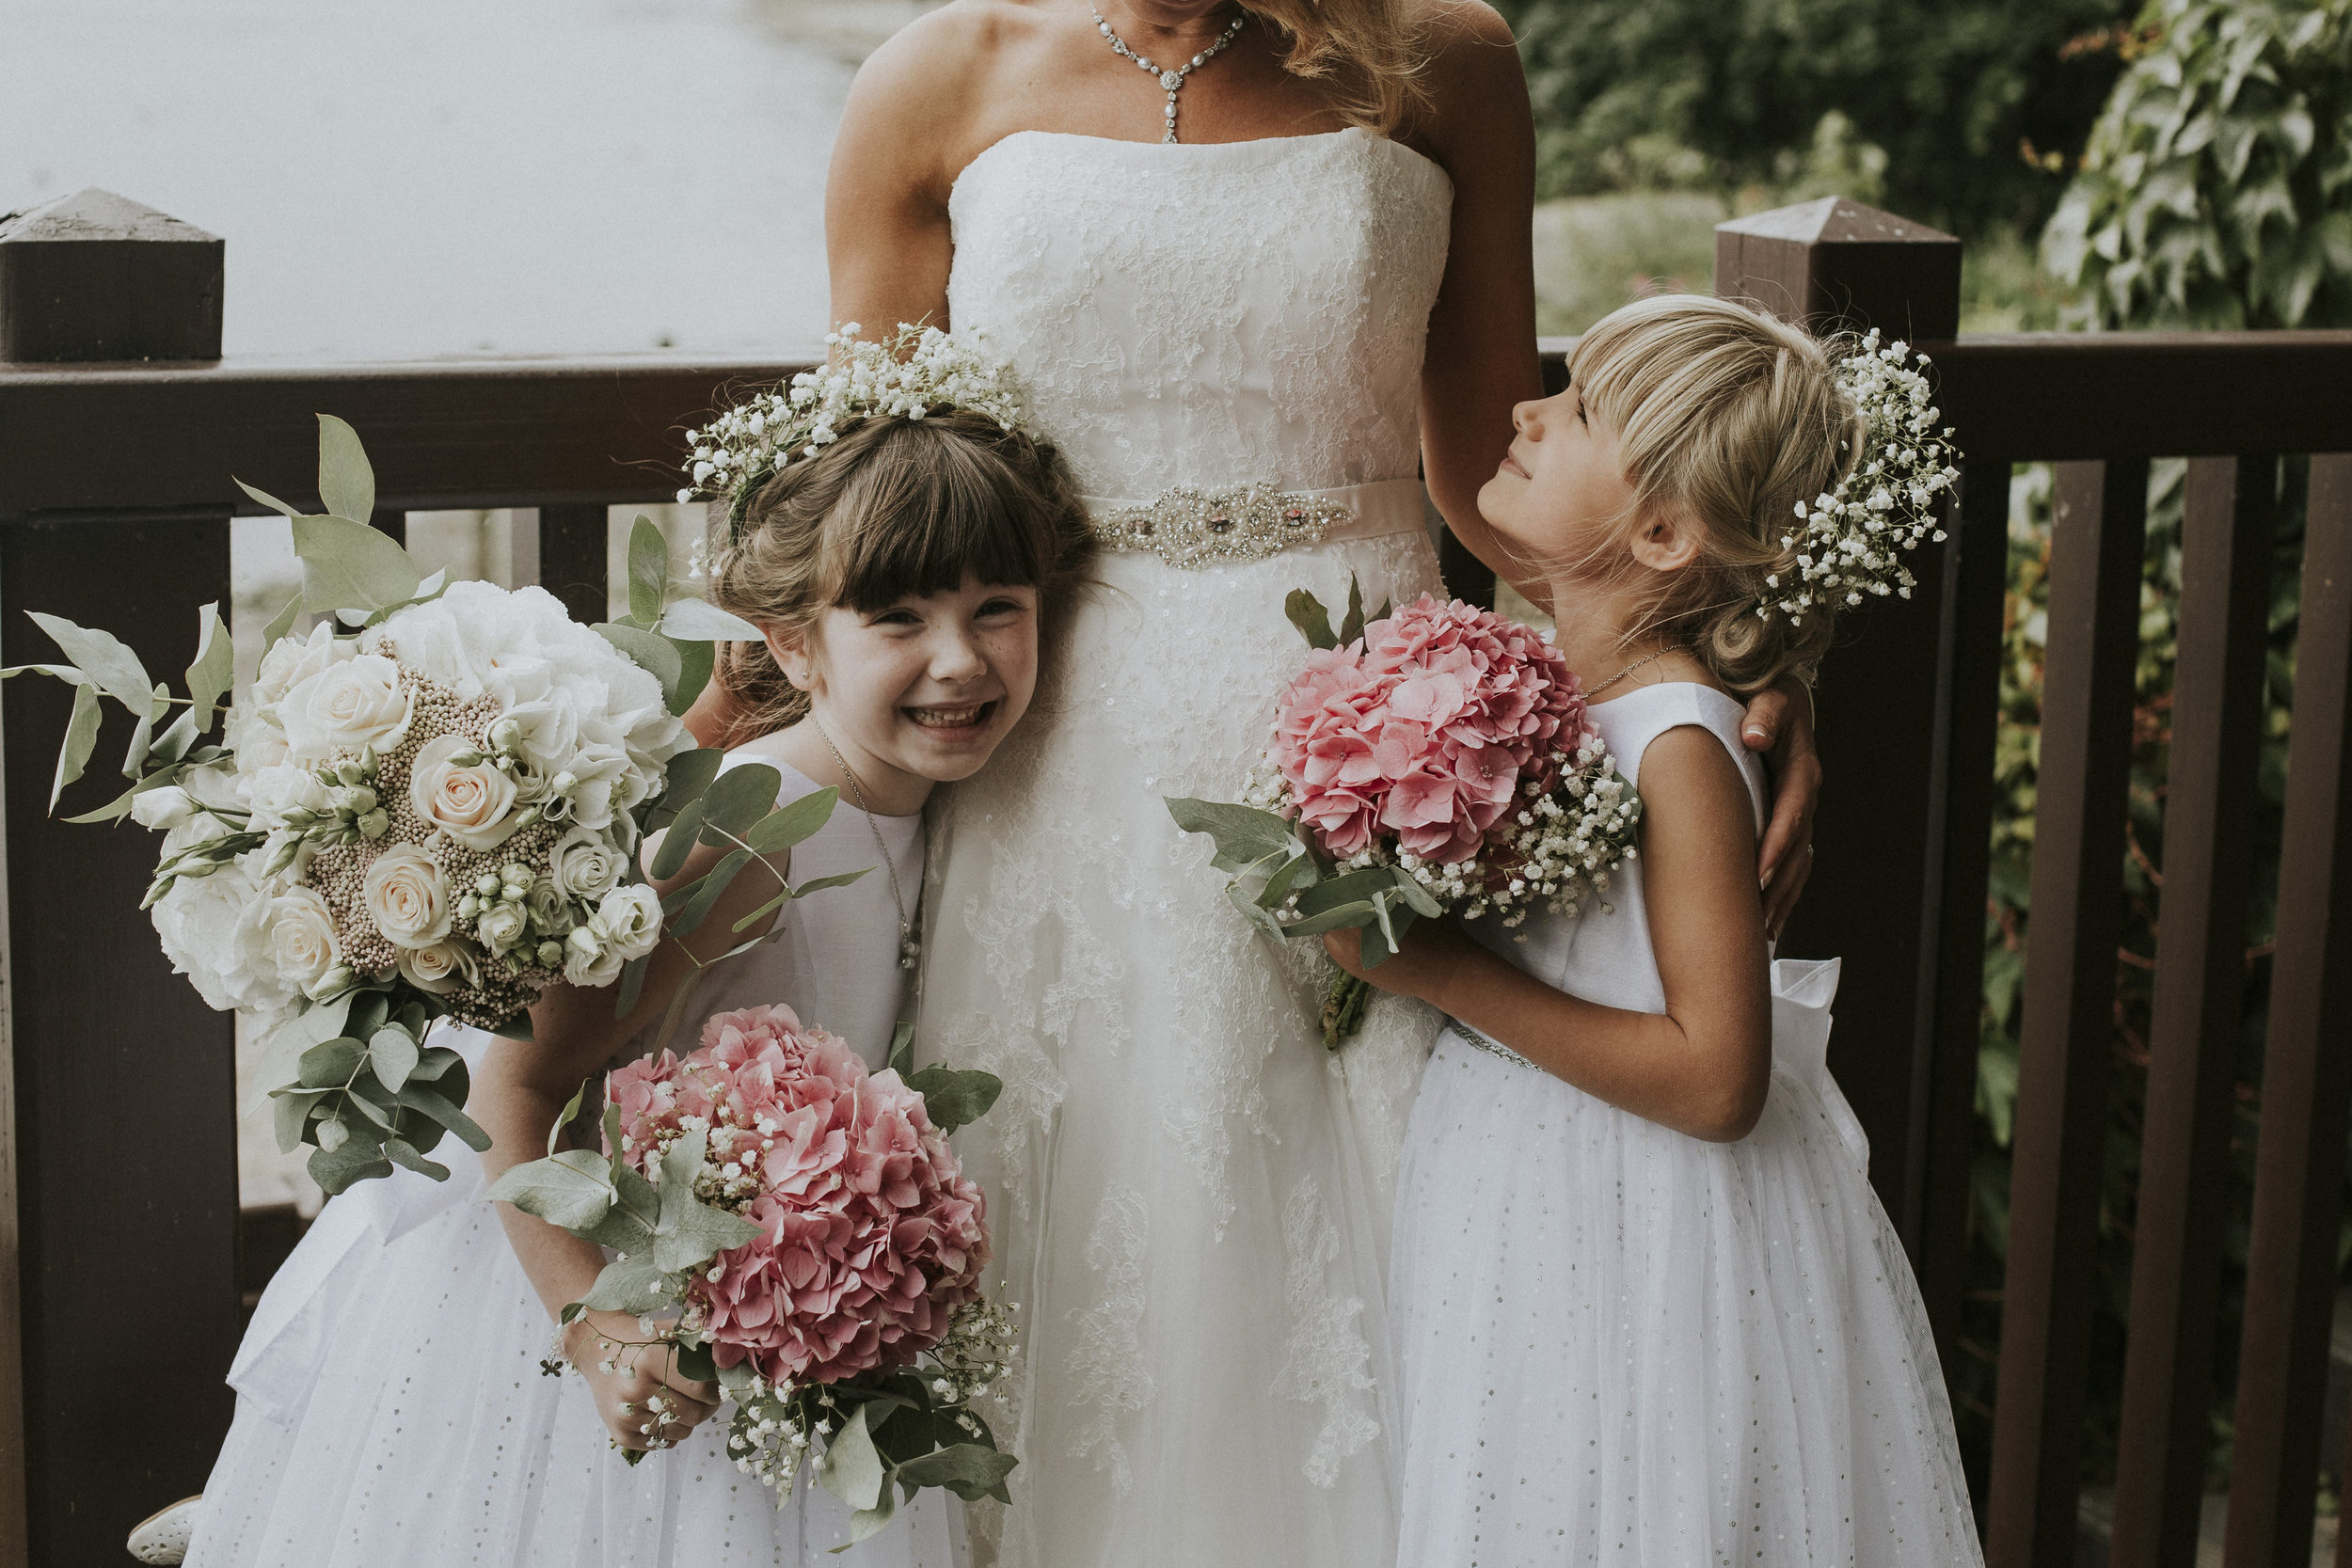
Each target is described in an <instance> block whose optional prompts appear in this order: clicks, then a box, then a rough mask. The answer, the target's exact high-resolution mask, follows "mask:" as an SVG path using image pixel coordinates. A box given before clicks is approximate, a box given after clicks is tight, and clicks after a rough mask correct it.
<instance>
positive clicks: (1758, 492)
mask: <svg viewBox="0 0 2352 1568" xmlns="http://www.w3.org/2000/svg"><path fill="white" fill-rule="evenodd" d="M1569 379H1570V380H1571V381H1572V382H1573V383H1574V384H1575V385H1576V386H1577V387H1578V388H1579V389H1580V392H1581V396H1582V398H1583V401H1584V405H1585V406H1586V407H1587V408H1589V409H1590V410H1591V411H1592V412H1593V413H1594V414H1596V415H1597V416H1599V417H1600V418H1601V419H1603V420H1606V421H1608V423H1609V424H1610V426H1611V427H1612V428H1613V429H1614V430H1615V431H1616V432H1617V435H1618V441H1619V445H1620V450H1621V451H1622V453H1623V457H1624V462H1625V472H1626V477H1627V479H1628V480H1629V482H1630V483H1631V484H1632V487H1633V492H1634V508H1633V517H1632V519H1631V526H1639V525H1640V522H1641V520H1642V519H1645V518H1648V517H1653V516H1657V515H1661V514H1665V515H1675V516H1677V517H1680V518H1685V519H1688V520H1690V521H1692V522H1693V523H1695V524H1697V525H1698V528H1699V531H1700V538H1701V550H1700V558H1699V560H1698V562H1696V563H1694V564H1693V565H1692V566H1691V567H1689V568H1687V569H1685V570H1683V571H1680V572H1675V573H1671V574H1666V575H1665V576H1664V577H1663V578H1661V581H1660V583H1659V584H1658V586H1657V589H1656V596H1655V599H1654V601H1653V602H1652V603H1651V604H1649V605H1648V606H1647V607H1645V614H1644V617H1643V619H1642V621H1641V622H1640V623H1639V625H1638V626H1636V627H1634V628H1631V630H1630V632H1629V635H1643V636H1648V635H1662V636H1663V637H1665V638H1666V639H1667V641H1670V642H1673V643H1675V644H1677V645H1678V646H1681V647H1683V648H1686V649H1688V650H1689V651H1690V652H1691V653H1692V655H1694V656H1695V657H1698V659H1699V660H1700V661H1701V662H1702V663H1704V664H1705V665H1706V666H1707V667H1708V670H1709V671H1710V672H1711V673H1713V674H1714V676H1715V678H1716V679H1717V680H1719V681H1720V682H1722V684H1723V685H1724V687H1725V688H1726V689H1729V690H1732V691H1734V692H1737V693H1739V694H1740V695H1741V696H1747V695H1751V694H1753V693H1755V692H1757V691H1760V690H1762V689H1765V688H1766V687H1769V686H1772V684H1774V683H1775V682H1777V681H1778V680H1780V679H1781V678H1782V677H1783V676H1785V675H1788V674H1791V673H1795V674H1799V675H1801V676H1803V677H1804V678H1807V679H1810V677H1811V673H1812V670H1813V667H1814V666H1815V665H1816V664H1818V663H1819V662H1820V657H1821V656H1822V654H1824V653H1825V652H1827V651H1828V648H1829V644H1830V638H1831V634H1832V632H1833V631H1834V629H1835V617H1834V615H1833V613H1832V610H1831V607H1830V606H1828V605H1827V604H1822V605H1820V607H1819V608H1817V609H1814V610H1807V611H1806V612H1805V614H1804V617H1803V619H1802V620H1798V619H1796V618H1793V617H1789V616H1785V615H1769V616H1768V615H1760V614H1758V613H1757V610H1756V607H1757V605H1758V603H1759V602H1760V601H1761V600H1763V599H1765V598H1766V597H1767V596H1768V595H1769V594H1771V592H1772V587H1773V585H1774V584H1775V582H1778V583H1788V582H1792V581H1794V580H1796V576H1797V573H1798V571H1799V569H1800V568H1799V562H1798V556H1799V554H1800V553H1801V551H1802V548H1803V546H1802V544H1801V543H1798V544H1784V543H1783V542H1782V541H1783V539H1784V538H1787V537H1788V536H1789V534H1790V524H1791V520H1792V519H1793V518H1794V517H1795V516H1796V515H1797V514H1796V508H1797V504H1798V503H1799V502H1801V501H1807V502H1809V501H1811V500H1812V499H1814V498H1816V497H1818V496H1820V495H1821V494H1823V493H1824V492H1827V491H1832V490H1835V489H1836V487H1837V484H1838V483H1839V481H1840V480H1842V479H1843V478H1844V477H1845V475H1846V473H1847V471H1848V470H1849V469H1850V468H1851V467H1852V466H1853V464H1854V462H1855V460H1856V458H1857V457H1858V456H1859V454H1860V452H1861V451H1862V446H1863V441H1864V437H1865V436H1866V434H1867V426H1866V425H1865V423H1864V421H1863V419H1862V417H1861V415H1860V414H1859V413H1858V412H1857V411H1856V409H1855V407H1854V405H1853V403H1852V401H1851V399H1850V398H1849V397H1848V396H1847V394H1846V391H1845V390H1844V388H1842V387H1841V386H1840V385H1839V383H1838V378H1837V373H1836V358H1835V357H1834V350H1833V348H1832V346H1830V345H1824V344H1823V343H1822V342H1820V341H1819V340H1817V339H1815V338H1813V337H1811V336H1810V335H1808V334H1806V333H1805V332H1804V331H1802V330H1800V329H1799V328H1797V327H1794V326H1791V325H1788V324H1787V323H1786V322H1782V321H1777V320H1775V319H1773V318H1772V317H1770V316H1766V315H1763V314H1760V313H1759V312H1757V311H1755V310H1752V309H1748V308H1747V307H1745V306H1742V305H1735V304H1732V303H1731V302H1729V301H1727V300H1721V299H1716V298H1713V297H1711V296H1709V295H1705V294H1661V295H1656V296H1654V297H1652V298H1649V299H1643V300H1637V301H1635V302H1634V303H1633V304H1631V305H1628V306H1626V307H1625V308H1624V309H1620V310H1617V311H1615V312H1613V313H1612V314H1611V315H1609V316H1607V317H1605V318H1603V319H1602V321H1601V322H1600V323H1599V324H1598V325H1596V326H1594V327H1593V329H1592V330H1591V331H1589V332H1587V333H1586V334H1585V335H1584V337H1583V339H1582V340H1581V341H1580V342H1579V343H1578V344H1577V348H1576V355H1575V357H1574V359H1573V360H1572V361H1571V362H1570V366H1569Z"/></svg>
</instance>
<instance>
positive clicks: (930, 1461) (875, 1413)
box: [489, 1005, 1014, 1539]
mask: <svg viewBox="0 0 2352 1568" xmlns="http://www.w3.org/2000/svg"><path fill="white" fill-rule="evenodd" d="M910 1035H911V1032H910V1031H907V1030H903V1029H902V1030H901V1032H900V1036H899V1038H898V1040H897V1041H896V1042H894V1045H893V1049H892V1056H891V1065H890V1066H889V1067H887V1068H885V1069H883V1070H882V1071H881V1072H869V1071H867V1069H866V1063H865V1062H864V1060H863V1059H862V1058H860V1057H859V1055H858V1054H857V1053H856V1052H855V1051H853V1050H852V1049H850V1046H849V1045H848V1044H847V1043H845V1042H844V1041H842V1040H840V1039H838V1038H836V1037H834V1036H832V1035H830V1034H827V1033H826V1032H825V1031H824V1030H822V1029H820V1028H817V1027H815V1026H813V1025H808V1024H803V1022H801V1020H800V1018H799V1017H798V1016H797V1015H796V1014H795V1013H794V1012H793V1011H792V1009H791V1008H790V1007H787V1006H781V1005H779V1006H764V1007H749V1008H744V1009H742V1010H740V1011H737V1012H728V1013H721V1014H719V1015H718V1016H716V1017H714V1018H712V1019H711V1020H710V1021H709V1022H707V1023H706V1024H705V1025H704V1026H703V1032H702V1039H701V1042H700V1043H699V1044H698V1045H697V1047H696V1048H695V1049H694V1050H693V1051H692V1052H691V1053H688V1054H687V1055H686V1056H685V1057H683V1058H680V1057H678V1056H675V1055H673V1054H672V1053H669V1052H668V1051H664V1052H662V1053H660V1056H658V1057H654V1058H649V1059H641V1060H639V1061H636V1062H632V1063H630V1064H629V1065H628V1066H626V1067H623V1068H619V1069H615V1070H614V1071H613V1072H612V1074H611V1075H610V1076H609V1077H608V1078H607V1079H606V1081H605V1096H606V1109H605V1113H604V1134H605V1145H606V1147H605V1149H604V1151H603V1153H602V1154H601V1155H598V1154H596V1153H591V1152H589V1151H587V1150H584V1149H575V1150H564V1151H557V1150H555V1149H554V1148H553V1147H552V1142H553V1141H552V1140H550V1149H549V1156H548V1159H546V1160H540V1161H533V1162H532V1163H531V1164H527V1165H521V1166H517V1167H516V1168H515V1169H513V1170H510V1171H508V1172H507V1173H506V1174H505V1175H504V1176H502V1177H501V1178H500V1180H499V1181H498V1182H497V1184H496V1185H494V1186H493V1187H492V1188H491V1190H490V1195H489V1196H492V1197H494V1198H502V1199H505V1200H507V1201H509V1202H512V1203H514V1204H516V1206H517V1207H519V1208H522V1209H525V1210H527V1211H529V1212H532V1213H534V1214H538V1215H539V1216H541V1217H542V1218H544V1219H547V1220H548V1221H550V1222H551V1223H554V1224H557V1225H561V1226H563V1227H565V1228H566V1229H568V1230H570V1231H571V1232H572V1233H573V1234H575V1235H579V1236H584V1237H587V1238H588V1239H590V1240H592V1241H595V1242H597V1243H600V1244H602V1245H605V1246H609V1247H612V1248H614V1249H615V1250H616V1251H617V1252H618V1253H620V1255H621V1256H620V1258H619V1259H618V1260H617V1261H615V1262H613V1263H612V1264H611V1265H610V1266H608V1267H607V1268H606V1269H605V1270H604V1272H603V1273H602V1275H599V1276H598V1277H597V1280H596V1286H595V1288H594V1289H593V1290H592V1291H590V1292H589V1293H588V1295H587V1296H585V1297H584V1298H582V1299H581V1300H580V1302H577V1303H575V1304H573V1305H572V1306H570V1307H566V1308H564V1321H565V1322H567V1323H568V1322H569V1321H571V1319H572V1318H573V1317H575V1316H577V1315H578V1314H579V1313H580V1312H581V1311H584V1310H587V1309H590V1308H595V1309H598V1310H612V1311H623V1312H633V1313H636V1314H638V1315H639V1317H640V1321H641V1323H644V1324H645V1325H646V1332H647V1333H648V1335H649V1336H650V1340H649V1342H661V1343H666V1344H670V1345H674V1346H675V1347H676V1350H677V1354H678V1364H679V1367H680V1369H681V1370H685V1371H687V1372H689V1373H690V1374H691V1375H693V1376H697V1377H702V1378H707V1379H715V1380H716V1381H717V1382H718V1383H719V1384H720V1386H722V1387H723V1389H725V1391H726V1393H727V1394H728V1395H729V1397H731V1398H732V1399H733V1401H734V1402H735V1415H734V1417H733V1419H732V1421H731V1423H730V1426H729V1431H728V1436H727V1448H728V1451H729V1452H730V1453H731V1454H733V1455H734V1456H735V1460H736V1465H737V1468H739V1469H740V1470H743V1471H745V1472H747V1473H749V1474H751V1475H754V1476H756V1477H757V1478H758V1479H759V1480H760V1481H763V1482H765V1483H766V1484H768V1485H770V1486H772V1487H774V1488H775V1489H776V1492H777V1496H778V1498H779V1501H781V1499H782V1498H783V1497H787V1496H789V1495H790V1492H791V1488H792V1484H793V1479H794V1477H795V1476H796V1475H797V1474H798V1473H799V1470H800V1467H801V1465H802V1464H803V1462H804V1461H812V1460H813V1461H814V1463H815V1465H816V1467H817V1468H816V1477H817V1480H818V1482H819V1483H820V1484H822V1485H824V1486H825V1487H826V1488H828V1489H829V1490H831V1491H833V1492H834V1493H835V1494H836V1495H837V1496H839V1497H842V1498H844V1499H845V1500H846V1501H848V1502H849V1503H850V1505H851V1506H852V1507H853V1508H854V1509H856V1510H857V1511H858V1512H857V1513H856V1515H855V1522H854V1523H853V1525H852V1534H853V1536H855V1537H857V1538H860V1539H862V1538H863V1537H864V1536H865V1535H867V1534H871V1533H872V1532H873V1531H874V1530H876V1529H880V1528H882V1526H883V1525H884V1524H886V1523H887V1522H888V1521H889V1519H890V1516H891V1513H892V1508H893V1502H892V1487H893V1486H894V1485H896V1486H897V1487H898V1488H899V1489H900V1490H902V1491H903V1492H904V1493H905V1494H906V1495H907V1496H909V1497H912V1496H913V1495H914V1492H915V1491H916V1490H918V1489H919V1488H921V1487H925V1486H945V1487H947V1488H948V1489H950V1490H952V1491H954V1492H956V1493H957V1494H958V1495H959V1496H961V1497H965V1498H967V1499H969V1498H977V1497H1000V1498H1004V1497H1007V1496H1008V1495H1007V1493H1006V1491H1005V1487H1004V1481H1005V1477H1006V1476H1007V1475H1008V1474H1009V1472H1010V1471H1011V1469H1012V1467H1013V1465H1014V1461H1013V1459H1012V1456H1010V1455H1009V1454H1006V1453H1002V1452H1000V1451H998V1449H997V1448H996V1445H995V1439H994V1438H993V1435H992V1434H991V1433H990V1432H989V1429H988V1425H987V1423H986V1422H985V1421H983V1420H982V1419H981V1418H979V1416H978V1415H977V1414H976V1413H975V1412H974V1411H973V1410H972V1408H971V1402H972V1401H973V1400H974V1399H976V1398H977V1397H979V1396H981V1395H983V1394H985V1393H986V1392H987V1391H988V1387H989V1385H990V1384H991V1383H993V1381H995V1380H996V1379H997V1378H999V1377H1001V1376H1002V1375H1003V1373H1004V1369H1005V1355H1006V1353H1007V1349H1008V1346H1009V1341H1010V1327H1009V1319H1008V1317H1007V1315H1006V1313H1005V1311H1004V1309H1003V1308H1001V1307H996V1306H994V1305H993V1304H991V1303H990V1302H988V1301H986V1300H984V1299H983V1298H982V1296H981V1294H980V1287H979V1276H980V1271H981V1270H982V1269H983V1268H984V1267H986V1266H987V1263H988V1259H989V1242H988V1226H987V1204H986V1201H985V1199H984V1198H983V1197H982V1196H981V1193H980V1190H979V1188H978V1187H977V1185H975V1184H974V1183H973V1182H972V1180H970V1179H969V1178H967V1177H965V1176H964V1174H963V1173H962V1170H961V1167H960V1166H959V1164H957V1161H956V1156H955V1151H954V1150H953V1149H951V1148H949V1147H948V1145H947V1136H946V1135H947V1133H948V1132H951V1131H953V1130H954V1129H955V1128H957V1127H960V1126H962V1125H963V1124H965V1123H966V1122H969V1121H971V1120H973V1119H975V1118H977V1117H979V1116H981V1115H982V1114H984V1113H985V1112H986V1111H987V1109H988V1107H989V1105H990V1104H992V1103H993V1101H994V1100H995V1098H996V1094H997V1091H998V1089H999V1087H1000V1085H999V1084H998V1082H997V1080H996V1079H995V1078H993V1077H992V1076H991V1075H989V1074H987V1073H982V1072H958V1071H954V1070H952V1069H946V1068H939V1067H933V1068H928V1069H924V1070H923V1071H920V1072H914V1071H912V1070H910V1063H909V1054H908V1053H909V1039H910ZM583 1089H584V1085H583ZM564 1119H565V1120H568V1119H569V1114H568V1113H567V1115H566V1117H564ZM657 1320H659V1321H658V1322H657Z"/></svg>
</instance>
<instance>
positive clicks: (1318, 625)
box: [1282, 588, 1340, 648]
mask: <svg viewBox="0 0 2352 1568" xmlns="http://www.w3.org/2000/svg"><path fill="white" fill-rule="evenodd" d="M1282 613H1283V615H1284V616H1285V617H1287V618H1288V619H1289V621H1290V624H1291V625H1292V626H1296V627H1297V628H1298V635H1299V636H1301V637H1303V638H1305V639H1306V640H1307V646H1309V647H1311V648H1336V647H1338V646H1339V645H1340V640H1339V639H1338V638H1337V637H1335V636H1333V635H1332V633H1331V612H1330V611H1329V610H1326V609H1325V608H1324V607H1323V601H1322V600H1321V599H1318V598H1316V597H1315V596H1314V595H1313V594H1310V593H1308V592H1307V591H1306V590H1305V589H1304V588H1294V589H1292V590H1291V591H1290V596H1289V597H1287V598H1285V599H1284V600H1283V601H1282Z"/></svg>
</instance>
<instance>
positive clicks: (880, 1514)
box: [825, 1483, 898, 1557]
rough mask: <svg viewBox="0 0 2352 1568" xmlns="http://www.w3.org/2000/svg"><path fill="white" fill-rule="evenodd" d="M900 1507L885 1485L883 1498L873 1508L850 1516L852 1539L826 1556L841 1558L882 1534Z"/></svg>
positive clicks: (832, 1549)
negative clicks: (851, 1549) (863, 1542)
mask: <svg viewBox="0 0 2352 1568" xmlns="http://www.w3.org/2000/svg"><path fill="white" fill-rule="evenodd" d="M897 1509H898V1495H897V1494H896V1493H894V1492H892V1491H891V1490H890V1487H889V1486H888V1485H887V1484H886V1483H885V1484H884V1485H883V1487H882V1496H881V1497H878V1498H877V1499H875V1502H874V1506H873V1507H871V1508H861V1509H859V1510H858V1511H857V1512H856V1513H852V1514H850V1539H849V1540H847V1541H845V1542H843V1543H842V1544H840V1545H838V1546H832V1547H828V1548H827V1549H826V1552H825V1555H826V1556H828V1557H839V1556H840V1555H841V1554H842V1553H843V1552H846V1551H848V1550H849V1549H850V1547H851V1546H854V1545H856V1544H858V1543H859V1542H861V1541H864V1540H866V1539H867V1538H868V1537H870V1536H874V1535H878V1534H880V1533H881V1532H882V1528H883V1527H884V1526H886V1525H888V1524H889V1523H890V1518H891V1515H892V1513H895V1512H896V1511H897Z"/></svg>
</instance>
